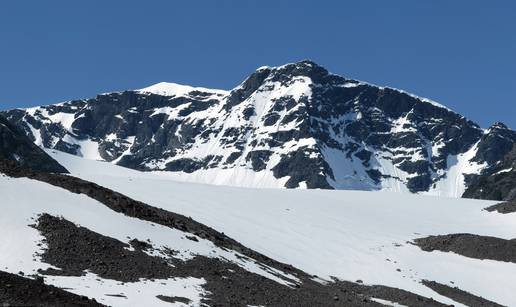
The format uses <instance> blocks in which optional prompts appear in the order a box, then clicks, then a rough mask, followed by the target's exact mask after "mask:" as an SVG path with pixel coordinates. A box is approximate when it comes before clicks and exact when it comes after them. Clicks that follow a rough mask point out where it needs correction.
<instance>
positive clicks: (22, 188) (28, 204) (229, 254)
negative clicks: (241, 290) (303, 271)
mask: <svg viewBox="0 0 516 307" xmlns="http://www.w3.org/2000/svg"><path fill="white" fill-rule="evenodd" d="M27 191H30V193H27ZM0 195H2V201H1V205H2V213H1V214H0V227H1V230H2V235H0V250H1V253H0V264H1V269H2V270H3V271H6V272H9V273H14V274H18V273H19V272H23V273H24V274H25V275H31V274H35V273H36V272H37V270H38V269H43V270H44V269H47V268H49V267H51V266H50V265H48V264H46V263H44V262H42V261H41V259H40V257H39V256H38V255H37V254H39V253H40V252H42V250H43V248H44V247H45V244H44V243H43V245H42V244H41V243H42V239H43V237H42V236H41V235H40V234H39V232H38V231H37V230H36V229H34V228H33V227H30V226H29V225H32V224H34V223H35V220H36V219H37V217H38V215H40V214H42V213H48V214H50V215H53V216H59V217H63V218H65V219H67V220H69V221H71V222H73V223H76V224H78V225H80V226H83V227H86V228H88V229H90V230H92V231H94V232H97V233H100V234H102V235H105V236H108V237H111V238H115V239H117V240H119V241H121V242H124V243H128V242H129V241H130V240H131V239H135V238H136V239H138V240H140V241H146V240H148V239H149V240H150V241H151V242H152V244H153V247H154V248H156V249H157V250H158V251H159V252H161V251H164V249H165V248H167V247H168V248H171V249H174V250H178V251H179V254H178V255H176V256H174V257H176V258H179V259H182V260H187V259H192V258H193V257H194V256H195V255H204V256H207V257H216V258H220V259H223V260H224V261H230V262H232V263H235V264H237V265H239V266H240V267H242V268H244V269H246V270H248V271H250V272H254V273H257V274H260V275H262V276H265V277H267V278H269V279H271V280H274V281H276V282H278V283H281V284H289V283H288V282H287V281H285V280H283V279H282V278H281V277H278V276H287V275H282V274H283V273H282V272H279V271H277V270H275V269H272V268H267V267H265V266H264V265H263V264H258V263H257V262H255V261H253V260H252V259H249V258H247V257H243V258H242V255H241V254H238V253H236V252H233V251H230V250H227V249H222V248H219V247H217V246H215V245H214V244H213V243H212V242H210V241H207V240H204V239H201V238H197V239H198V242H195V241H192V240H188V239H185V236H187V235H188V236H191V234H190V233H185V232H182V231H179V230H176V229H171V228H168V227H164V226H161V225H157V224H154V223H150V222H147V221H143V220H140V219H137V218H131V217H128V216H125V215H123V214H121V213H116V212H114V211H112V210H110V209H109V208H107V207H106V206H105V205H103V204H101V203H99V202H97V201H95V200H93V199H91V198H89V197H87V196H85V195H82V194H80V195H78V194H73V193H70V192H68V191H66V190H64V189H61V188H57V187H54V186H51V185H48V184H45V183H42V182H39V181H35V180H30V179H26V178H20V179H13V178H10V177H6V176H4V175H1V174H0ZM153 253H156V251H153ZM271 272H276V273H277V274H279V275H278V276H277V275H274V274H272V273H271ZM289 278H291V280H296V278H295V277H293V276H289ZM45 281H46V283H49V284H51V285H54V286H58V287H63V288H66V289H68V291H70V292H73V293H76V294H81V295H86V296H88V297H90V298H95V299H96V300H97V301H98V302H101V303H103V304H108V305H115V306H145V305H146V306H150V305H152V306H161V305H163V306H170V303H167V302H164V301H161V300H159V299H157V298H156V295H166V296H182V297H186V298H189V299H190V300H191V301H192V306H198V305H199V304H200V300H201V295H203V294H204V290H203V288H202V286H203V284H204V283H205V281H204V279H203V278H194V277H188V278H169V279H165V280H163V279H161V280H160V279H156V280H146V279H140V281H138V282H125V283H122V282H119V281H116V280H110V279H104V278H101V277H99V276H97V275H96V274H93V273H88V274H87V275H86V276H81V277H74V276H46V277H45ZM109 294H111V295H109ZM119 294H123V295H125V296H126V298H122V297H117V296H112V295H119ZM178 306H181V304H179V305H178Z"/></svg>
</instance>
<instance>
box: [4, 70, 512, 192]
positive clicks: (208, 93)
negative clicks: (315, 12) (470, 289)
mask: <svg viewBox="0 0 516 307" xmlns="http://www.w3.org/2000/svg"><path fill="white" fill-rule="evenodd" d="M4 115H5V116H6V117H7V118H8V119H9V120H10V121H11V122H13V123H14V124H16V125H17V126H18V127H20V128H21V129H23V130H24V131H25V132H26V134H27V135H28V136H29V137H30V138H31V139H32V140H33V141H34V142H35V143H36V144H38V145H40V146H43V147H45V148H50V149H57V150H60V151H64V152H67V153H71V154H74V155H77V156H82V157H85V158H88V159H94V160H103V161H108V162H111V163H114V164H117V165H120V166H125V167H129V168H133V169H136V170H144V171H169V172H172V174H174V176H175V178H176V179H179V180H184V181H194V182H203V183H215V184H225V185H237V186H247V187H286V188H309V189H313V188H321V189H356V190H387V191H399V192H412V193H426V194H433V195H441V196H453V197H460V196H462V195H463V193H464V191H465V190H466V189H467V187H468V186H469V185H470V184H471V183H472V182H474V181H475V180H476V178H478V177H479V176H480V175H481V174H483V173H485V172H488V171H489V170H490V169H493V168H495V167H496V166H497V165H498V164H500V163H502V160H503V157H504V156H505V155H506V154H507V153H508V152H509V151H510V150H511V149H512V147H513V145H514V143H515V141H516V133H515V132H514V131H512V130H510V129H508V128H507V127H505V126H503V125H502V124H495V125H493V126H492V127H491V128H489V129H487V130H483V129H481V128H480V127H479V126H478V125H477V124H475V123H474V122H472V121H470V120H468V119H466V118H465V117H463V116H461V115H460V114H457V113H455V112H453V111H451V110H449V109H448V108H446V107H444V106H442V105H440V104H438V103H436V102H433V101H431V100H429V99H425V98H420V97H417V96H415V95H412V94H409V93H406V92H404V91H401V90H397V89H392V88H387V87H380V86H375V85H372V84H368V83H365V82H360V81H356V80H352V79H348V78H345V77H341V76H338V75H335V74H332V73H330V72H328V71H327V70H326V69H325V68H323V67H321V66H319V65H317V64H316V63H314V62H311V61H301V62H298V63H293V64H287V65H283V66H279V67H261V68H259V69H257V70H256V71H255V72H254V73H252V74H251V75H250V76H249V77H248V78H247V79H246V80H245V81H243V82H242V83H241V84H240V85H239V86H237V87H236V88H234V89H233V90H231V91H222V90H213V89H206V88H196V87H190V86H184V85H178V84H173V83H159V84H156V85H153V86H150V87H147V88H144V89H140V90H131V91H124V92H116V93H107V94H101V95H98V96H97V97H95V98H91V99H82V100H73V101H68V102H64V103H60V104H55V105H49V106H42V107H36V108H29V109H16V110H10V111H6V112H4Z"/></svg>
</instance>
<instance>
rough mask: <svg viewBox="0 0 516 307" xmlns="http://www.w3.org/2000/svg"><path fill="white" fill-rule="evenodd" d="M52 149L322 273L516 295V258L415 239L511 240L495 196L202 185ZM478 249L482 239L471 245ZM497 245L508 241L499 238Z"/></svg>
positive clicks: (92, 173)
mask: <svg viewBox="0 0 516 307" xmlns="http://www.w3.org/2000/svg"><path fill="white" fill-rule="evenodd" d="M50 153H51V154H52V155H53V156H54V157H55V158H56V159H57V160H58V161H60V163H62V164H63V165H65V166H66V167H67V168H68V169H70V171H71V172H72V174H74V175H75V176H79V177H81V178H83V179H86V180H90V181H93V182H96V183H98V184H101V185H103V186H106V187H108V188H110V189H113V190H116V191H120V192H122V193H124V194H126V195H128V196H130V197H133V198H135V199H138V200H140V201H144V202H146V203H148V204H152V205H153V206H156V207H158V208H162V209H164V210H167V211H171V212H178V213H180V214H183V215H185V216H191V217H192V218H193V219H195V220H197V221H199V222H201V223H203V224H205V225H208V226H210V227H213V228H215V229H218V230H219V231H222V232H223V233H224V234H226V235H228V236H231V237H232V238H234V239H235V240H237V241H238V242H241V243H242V244H244V245H245V246H248V247H249V248H252V249H253V250H256V251H257V252H260V253H262V254H264V255H266V256H269V257H271V258H273V259H276V260H278V261H280V262H282V263H288V264H291V265H293V266H294V267H297V268H300V269H302V270H303V271H305V272H307V273H308V274H310V275H317V276H318V277H319V278H321V279H324V280H331V279H332V276H333V277H334V278H337V279H339V280H348V281H357V280H361V281H362V282H363V284H365V285H371V284H377V285H378V284H379V285H386V286H389V287H393V288H400V289H403V290H406V291H410V292H412V293H417V294H419V295H422V296H425V297H432V298H434V299H436V300H438V301H439V302H442V303H447V304H455V306H460V304H457V303H456V302H452V301H449V300H447V299H446V298H443V297H442V296H439V295H437V294H436V293H435V292H433V291H432V290H430V289H429V288H428V287H427V286H426V285H425V284H423V283H422V280H431V281H436V282H438V283H440V284H444V285H447V286H448V287H451V288H454V287H458V288H460V289H462V290H465V291H467V292H469V293H472V294H474V295H477V296H481V297H483V298H485V299H488V300H491V301H495V302H497V303H500V304H502V305H508V306H511V305H514V302H516V297H515V296H514V293H516V289H515V288H514V286H513V285H514V282H513V281H514V276H515V275H514V274H515V273H516V272H515V271H514V269H515V266H514V263H511V262H502V261H496V260H480V259H477V258H479V257H477V258H472V257H469V256H464V255H461V251H460V249H454V250H453V251H454V252H453V253H451V252H442V251H438V250H439V249H438V248H435V251H432V252H426V251H423V250H421V249H420V248H419V247H417V246H416V245H415V244H413V243H414V242H415V240H416V239H420V238H425V237H427V236H438V235H450V234H451V235H455V234H471V235H472V236H479V237H482V238H483V237H494V238H499V239H503V240H504V241H510V239H513V238H514V234H515V233H516V228H515V225H516V220H515V219H516V216H515V215H513V214H501V213H497V212H488V211H485V210H483V209H484V208H485V207H488V206H491V205H492V204H494V203H495V202H490V201H478V200H470V199H451V198H436V197H428V196H420V195H404V194H399V193H386V192H376V193H371V192H361V191H327V190H308V191H303V190H301V191H299V190H278V189H249V188H236V187H221V186H213V185H202V184H194V183H184V182H176V181H174V180H171V179H170V176H169V174H167V173H149V172H139V171H134V170H130V169H126V168H122V167H119V166H115V165H112V164H109V163H104V162H98V161H91V160H87V159H81V158H78V157H75V156H72V155H68V154H64V153H60V152H57V151H56V152H55V153H52V152H50ZM314 204H316V205H314ZM443 242H444V243H446V242H447V241H445V240H443ZM486 248H489V245H488V246H486ZM478 249H482V246H476V248H473V250H478ZM494 252H500V253H504V252H506V251H503V250H502V249H500V248H496V249H494ZM467 255H468V254H467ZM483 259H486V258H485V257H484V258H483ZM487 259H491V258H487ZM390 300H391V301H396V300H394V299H392V298H391V299H390ZM399 303H400V304H402V303H401V302H399ZM404 305H407V306H417V305H418V304H414V303H412V304H404ZM423 305H424V304H423Z"/></svg>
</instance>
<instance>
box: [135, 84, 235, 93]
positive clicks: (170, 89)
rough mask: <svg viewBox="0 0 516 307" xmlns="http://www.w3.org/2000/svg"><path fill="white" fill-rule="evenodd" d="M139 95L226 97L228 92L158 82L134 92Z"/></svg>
mask: <svg viewBox="0 0 516 307" xmlns="http://www.w3.org/2000/svg"><path fill="white" fill-rule="evenodd" d="M136 91H137V92H140V93H151V94H156V95H162V96H185V95H188V94H190V93H191V92H194V91H198V92H204V93H212V94H214V95H227V94H228V93H229V92H228V91H225V90H217V89H209V88H204V87H193V86H189V85H183V84H177V83H171V82H160V83H156V84H153V85H151V86H148V87H145V88H142V89H138V90H136Z"/></svg>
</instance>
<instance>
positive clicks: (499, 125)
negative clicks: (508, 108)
mask: <svg viewBox="0 0 516 307" xmlns="http://www.w3.org/2000/svg"><path fill="white" fill-rule="evenodd" d="M489 130H490V131H493V130H510V129H509V127H507V125H505V124H504V123H502V122H495V123H494V124H492V125H491V127H489Z"/></svg>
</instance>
